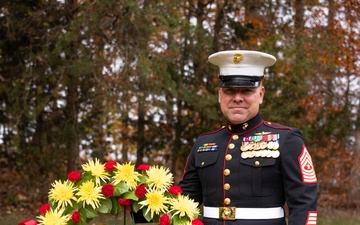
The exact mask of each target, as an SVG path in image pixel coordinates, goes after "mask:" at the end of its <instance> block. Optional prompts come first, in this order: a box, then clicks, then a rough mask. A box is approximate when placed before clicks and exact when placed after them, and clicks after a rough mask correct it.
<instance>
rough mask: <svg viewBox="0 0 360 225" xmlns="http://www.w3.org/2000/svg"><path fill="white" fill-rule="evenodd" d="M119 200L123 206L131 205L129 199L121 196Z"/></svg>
mask: <svg viewBox="0 0 360 225" xmlns="http://www.w3.org/2000/svg"><path fill="white" fill-rule="evenodd" d="M118 202H119V205H121V206H122V207H126V206H131V200H129V199H125V198H120V199H119V201H118Z"/></svg>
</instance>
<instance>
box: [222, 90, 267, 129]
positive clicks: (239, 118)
mask: <svg viewBox="0 0 360 225" xmlns="http://www.w3.org/2000/svg"><path fill="white" fill-rule="evenodd" d="M264 93H265V88H264V87H263V86H262V85H260V87H258V88H219V89H218V94H219V98H218V101H219V103H220V108H221V112H222V113H223V115H224V116H225V118H226V119H227V120H228V121H229V122H231V123H232V124H241V123H245V122H246V121H248V120H250V119H251V118H253V117H254V116H256V114H257V113H258V112H259V107H260V104H261V103H262V102H263V98H264Z"/></svg>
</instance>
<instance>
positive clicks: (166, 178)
mask: <svg viewBox="0 0 360 225" xmlns="http://www.w3.org/2000/svg"><path fill="white" fill-rule="evenodd" d="M146 174H147V176H148V179H147V183H148V184H149V187H150V188H156V189H157V190H165V189H168V188H169V187H170V186H171V185H172V183H173V180H174V177H173V175H172V173H170V170H169V168H165V167H162V166H160V167H158V166H151V167H150V168H149V169H148V170H147V171H146Z"/></svg>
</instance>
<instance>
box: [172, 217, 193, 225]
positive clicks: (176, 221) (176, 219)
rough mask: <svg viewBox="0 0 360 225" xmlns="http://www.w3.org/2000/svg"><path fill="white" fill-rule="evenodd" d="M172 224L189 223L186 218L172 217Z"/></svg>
mask: <svg viewBox="0 0 360 225" xmlns="http://www.w3.org/2000/svg"><path fill="white" fill-rule="evenodd" d="M173 221H174V224H186V223H187V222H191V221H190V220H189V219H188V218H187V217H182V218H180V217H179V216H174V217H173Z"/></svg>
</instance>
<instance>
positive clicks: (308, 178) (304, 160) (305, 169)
mask: <svg viewBox="0 0 360 225" xmlns="http://www.w3.org/2000/svg"><path fill="white" fill-rule="evenodd" d="M298 161H299V167H300V171H301V175H302V181H303V183H305V184H315V183H316V182H317V179H316V174H315V170H314V166H313V163H312V160H311V156H310V154H309V152H308V150H307V149H306V147H305V145H303V148H302V152H301V154H300V156H299V158H298Z"/></svg>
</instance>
